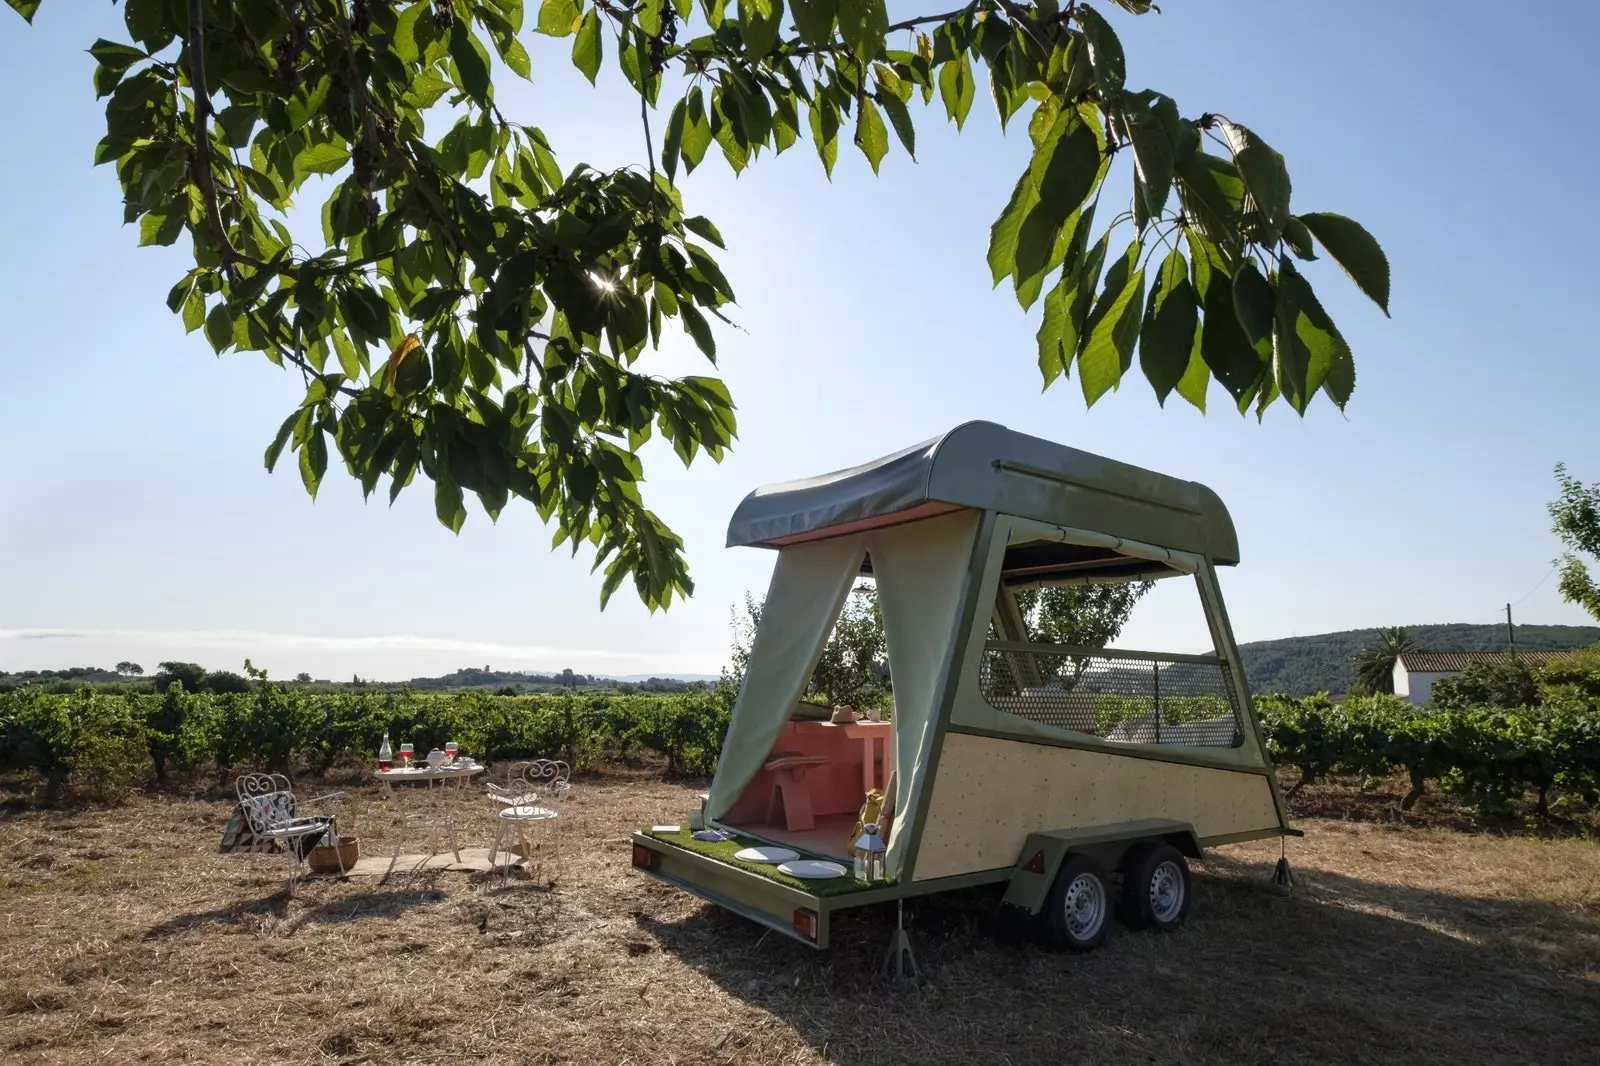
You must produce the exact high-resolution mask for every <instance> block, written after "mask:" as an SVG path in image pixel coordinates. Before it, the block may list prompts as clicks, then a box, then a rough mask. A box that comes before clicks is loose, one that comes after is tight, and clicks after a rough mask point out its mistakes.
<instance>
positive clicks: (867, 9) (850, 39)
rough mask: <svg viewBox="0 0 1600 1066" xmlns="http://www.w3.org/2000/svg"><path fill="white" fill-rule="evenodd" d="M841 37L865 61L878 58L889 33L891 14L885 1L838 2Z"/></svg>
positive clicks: (839, 0)
mask: <svg viewBox="0 0 1600 1066" xmlns="http://www.w3.org/2000/svg"><path fill="white" fill-rule="evenodd" d="M838 5H839V36H840V37H842V38H844V43H845V44H846V45H848V46H849V48H850V51H852V52H854V53H855V54H856V56H857V57H858V58H860V59H863V60H868V59H872V58H874V57H875V56H877V54H878V51H879V49H881V48H882V47H883V37H884V34H886V33H888V32H889V12H888V10H887V9H886V8H885V7H884V0H838Z"/></svg>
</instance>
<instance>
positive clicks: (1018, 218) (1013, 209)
mask: <svg viewBox="0 0 1600 1066" xmlns="http://www.w3.org/2000/svg"><path fill="white" fill-rule="evenodd" d="M1038 202H1039V188H1038V186H1037V185H1035V184H1034V183H1033V172H1032V171H1031V170H1029V171H1025V172H1023V175H1022V177H1020V178H1018V179H1017V183H1016V185H1014V186H1012V188H1011V199H1010V200H1008V201H1006V206H1005V208H1004V209H1003V210H1002V211H1001V212H1000V217H999V218H997V219H995V220H994V224H993V225H991V226H990V227H989V274H990V276H991V277H992V278H993V279H994V284H995V285H997V286H998V285H999V284H1000V282H1001V281H1003V280H1005V279H1006V278H1007V277H1010V276H1011V274H1012V273H1013V272H1014V271H1015V270H1016V268H1017V266H1016V264H1017V241H1018V240H1019V238H1020V236H1021V233H1022V223H1023V220H1024V219H1026V218H1027V217H1028V215H1029V213H1030V212H1031V211H1032V210H1033V208H1034V205H1035V204H1037V203H1038Z"/></svg>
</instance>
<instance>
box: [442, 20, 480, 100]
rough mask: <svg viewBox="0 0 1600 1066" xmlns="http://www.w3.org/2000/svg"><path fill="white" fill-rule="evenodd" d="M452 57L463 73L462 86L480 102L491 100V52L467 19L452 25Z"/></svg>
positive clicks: (457, 68) (458, 69) (458, 70)
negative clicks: (487, 50) (470, 26)
mask: <svg viewBox="0 0 1600 1066" xmlns="http://www.w3.org/2000/svg"><path fill="white" fill-rule="evenodd" d="M450 58H451V59H453V60H455V64H456V70H457V72H459V73H460V75H461V88H462V89H463V90H465V91H466V94H467V95H468V96H470V97H472V99H474V100H476V101H477V102H478V103H479V104H482V105H487V104H488V102H489V53H488V52H486V51H484V48H483V45H482V44H481V43H480V42H479V41H478V38H477V36H476V35H475V34H474V33H473V32H472V30H471V29H470V28H469V24H468V22H467V20H466V19H456V21H455V22H454V23H452V24H451V26H450Z"/></svg>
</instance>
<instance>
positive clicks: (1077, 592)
mask: <svg viewBox="0 0 1600 1066" xmlns="http://www.w3.org/2000/svg"><path fill="white" fill-rule="evenodd" d="M1155 584H1156V583H1155V582H1154V581H1118V582H1109V581H1100V582H1094V583H1090V584H1083V585H1056V586H1054V587H1051V588H1042V589H1024V590H1022V591H1021V592H1018V593H1017V606H1018V607H1019V608H1020V609H1021V610H1022V618H1023V621H1024V622H1025V623H1027V626H1028V639H1029V640H1030V641H1035V642H1037V643H1040V644H1071V645H1075V646H1077V647H1082V648H1103V647H1105V646H1106V645H1108V644H1110V643H1111V642H1112V641H1114V640H1116V639H1117V637H1118V636H1119V635H1121V633H1122V627H1123V626H1125V625H1127V624H1128V617H1129V615H1131V614H1133V608H1134V605H1135V604H1136V603H1138V602H1139V600H1140V599H1142V598H1143V597H1144V595H1145V593H1147V592H1149V591H1150V590H1151V589H1152V588H1154V587H1155Z"/></svg>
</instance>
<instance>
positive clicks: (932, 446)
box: [728, 422, 1239, 565]
mask: <svg viewBox="0 0 1600 1066" xmlns="http://www.w3.org/2000/svg"><path fill="white" fill-rule="evenodd" d="M958 508H975V509H979V510H988V511H995V512H998V513H1001V514H1008V515H1015V516H1017V517H1020V518H1029V519H1033V520H1035V521H1039V522H1046V523H1050V524H1052V525H1059V526H1067V527H1072V528H1077V529H1088V530H1095V531H1097V532H1099V533H1102V534H1106V535H1108V536H1112V537H1121V538H1125V539H1128V540H1132V541H1141V542H1144V543H1147V544H1160V545H1164V546H1166V547H1168V548H1172V549H1175V550H1178V551H1182V552H1190V553H1193V554H1196V555H1202V556H1206V557H1208V558H1210V559H1211V560H1212V561H1213V562H1214V563H1216V564H1218V565H1233V564H1235V563H1237V562H1238V561H1239V542H1238V537H1237V535H1236V534H1235V532H1234V528H1233V520H1232V519H1231V518H1230V517H1229V515H1228V511H1227V508H1226V507H1224V506H1223V504H1222V501H1221V500H1220V499H1219V498H1218V497H1217V495H1216V493H1214V492H1212V491H1211V490H1210V489H1208V488H1206V487H1205V486H1204V485H1200V484H1197V483H1195V482H1192V481H1184V480H1181V479H1179V478H1174V477H1169V476H1167V475H1165V474H1159V473H1156V472H1155V471H1153V470H1146V469H1143V468H1142V467H1137V466H1132V465H1129V464H1127V463H1120V462H1117V461H1116V460H1113V459H1106V458H1103V457H1102V456H1098V455H1093V454H1091V453H1089V452H1085V451H1080V450H1078V449H1076V448H1068V447H1065V446H1063V445H1060V444H1056V443H1054V442H1052V441H1047V440H1043V439H1041V438H1038V437H1032V436H1029V435H1027V434H1025V433H1017V432H1013V431H1012V430H1009V429H1006V428H1005V427H1004V426H999V425H996V424H994V423H993V422H968V423H966V424H965V425H961V426H957V427H956V428H955V429H953V430H951V431H950V432H948V433H946V434H944V435H943V436H942V437H936V438H934V439H933V440H929V441H925V442H923V443H922V444H918V445H915V446H913V447H911V448H907V449H905V450H903V451H899V452H895V453H894V454H892V455H886V456H884V457H883V458H881V459H876V460H874V461H872V462H870V463H864V464H862V465H860V466H856V467H851V468H850V469H848V470H840V471H836V472H834V473H831V474H824V475H822V476H820V477H813V478H806V479H804V480H801V481H791V482H786V483H783V484H779V485H769V486H766V487H764V488H760V489H757V490H756V491H755V492H752V493H751V494H750V495H749V496H747V497H745V499H744V500H743V501H742V502H741V503H740V504H739V507H738V509H737V510H736V511H735V512H734V515H733V519H732V521H731V522H730V523H729V525H728V545H729V546H730V547H732V546H735V545H761V546H765V547H781V546H783V545H784V544H793V543H797V542H800V541H804V540H808V539H815V538H820V537H828V536H834V535H840V534H850V533H855V532H861V531H864V530H867V529H870V528H874V527H884V526H889V525H893V524H895V523H898V522H904V521H914V520H918V519H922V518H926V517H928V516H930V515H933V514H938V513H940V512H941V511H951V510H955V509H958Z"/></svg>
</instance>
